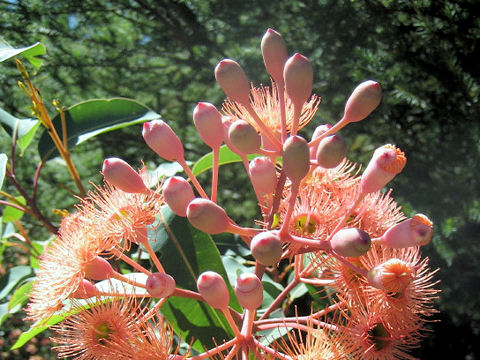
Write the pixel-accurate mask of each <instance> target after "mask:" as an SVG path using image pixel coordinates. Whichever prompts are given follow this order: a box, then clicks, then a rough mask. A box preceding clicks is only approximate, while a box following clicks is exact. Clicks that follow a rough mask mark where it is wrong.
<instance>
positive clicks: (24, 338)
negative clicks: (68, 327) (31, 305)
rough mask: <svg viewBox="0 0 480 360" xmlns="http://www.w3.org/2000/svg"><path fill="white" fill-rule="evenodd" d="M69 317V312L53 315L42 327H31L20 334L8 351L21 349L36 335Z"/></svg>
mask: <svg viewBox="0 0 480 360" xmlns="http://www.w3.org/2000/svg"><path fill="white" fill-rule="evenodd" d="M69 315H71V312H68V313H63V314H60V315H53V316H52V317H51V318H50V319H48V321H47V322H45V323H44V324H42V325H36V326H32V327H31V328H30V329H28V330H27V331H25V332H24V333H22V335H20V336H19V337H18V339H17V341H16V342H15V344H13V346H12V347H11V348H10V350H15V349H19V348H21V347H22V346H23V345H25V344H26V343H27V342H29V341H30V340H31V339H32V338H34V337H35V336H37V335H38V334H40V333H42V332H44V331H45V330H47V329H48V328H50V327H51V326H53V325H55V324H58V323H59V322H60V321H63V320H65V319H66V318H67V317H68V316H69Z"/></svg>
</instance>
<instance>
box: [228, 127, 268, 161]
mask: <svg viewBox="0 0 480 360" xmlns="http://www.w3.org/2000/svg"><path fill="white" fill-rule="evenodd" d="M228 138H229V139H230V141H231V143H232V144H233V146H235V147H236V148H237V149H238V150H240V151H241V152H242V153H243V154H255V153H256V152H257V151H258V149H260V146H261V145H262V138H261V136H260V135H259V134H258V133H257V130H255V128H254V127H253V126H252V125H250V124H249V123H248V122H246V121H244V120H237V121H235V122H234V123H233V124H232V125H230V128H229V129H228Z"/></svg>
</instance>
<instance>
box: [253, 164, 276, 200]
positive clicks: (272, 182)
mask: <svg viewBox="0 0 480 360" xmlns="http://www.w3.org/2000/svg"><path fill="white" fill-rule="evenodd" d="M248 172H249V173H250V179H251V180H252V184H253V187H254V188H255V189H257V191H259V192H262V193H264V194H271V193H273V192H274V191H275V187H276V186H277V171H276V170H275V165H274V164H273V162H272V161H271V160H270V159H269V158H267V157H258V158H255V159H253V160H252V161H250V165H249V166H248Z"/></svg>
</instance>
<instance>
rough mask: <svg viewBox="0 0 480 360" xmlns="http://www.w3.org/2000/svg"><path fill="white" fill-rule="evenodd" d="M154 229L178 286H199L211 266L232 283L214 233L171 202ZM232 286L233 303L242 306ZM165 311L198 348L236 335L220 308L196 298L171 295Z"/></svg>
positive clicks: (164, 262)
mask: <svg viewBox="0 0 480 360" xmlns="http://www.w3.org/2000/svg"><path fill="white" fill-rule="evenodd" d="M157 225H158V226H156V228H155V230H153V231H152V232H151V234H150V235H151V236H150V237H151V238H153V240H151V245H152V247H153V249H154V250H155V252H156V253H159V257H160V260H161V262H162V265H163V267H164V268H165V271H166V272H167V273H168V274H170V275H171V276H173V277H174V278H175V281H176V283H177V286H178V287H181V288H184V289H188V290H194V291H196V290H197V286H196V282H197V277H198V275H200V274H201V273H202V272H204V271H207V270H212V271H216V272H217V273H219V274H220V275H222V276H223V277H224V279H225V280H226V281H227V283H228V277H227V274H226V271H225V268H224V267H223V264H222V260H221V258H220V253H219V252H218V249H217V248H216V246H215V244H214V242H213V240H212V238H211V237H210V235H208V234H205V233H203V232H201V231H199V230H197V229H195V228H194V227H192V226H191V225H190V223H189V222H188V220H187V219H186V218H183V217H179V216H176V215H175V214H174V213H173V212H172V211H171V210H170V208H169V207H168V206H165V207H163V209H162V219H160V221H159V224H157ZM229 290H230V294H231V295H230V306H232V307H233V308H235V309H237V310H240V306H239V305H238V302H237V300H236V298H235V296H234V293H233V289H232V288H231V286H229ZM162 313H163V314H164V315H165V317H166V318H167V319H168V320H169V322H170V323H171V324H172V326H173V328H174V330H175V331H176V333H177V334H178V335H179V336H180V337H181V338H182V339H183V340H184V341H187V342H188V343H190V342H191V341H193V339H195V341H193V343H192V346H193V347H194V348H195V349H197V350H198V351H202V350H203V346H205V345H208V344H210V345H212V344H213V343H212V337H214V338H216V339H217V341H221V340H222V339H225V338H230V337H231V336H232V333H231V330H230V328H229V326H228V323H227V322H226V320H225V319H224V317H223V315H221V314H220V313H219V312H218V311H217V310H214V309H213V308H211V307H210V306H208V305H206V304H204V303H202V302H199V301H196V300H192V299H184V298H179V297H173V298H170V299H169V300H168V301H167V302H166V303H165V304H164V305H163V307H162Z"/></svg>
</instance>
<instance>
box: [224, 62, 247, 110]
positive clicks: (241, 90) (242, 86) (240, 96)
mask: <svg viewBox="0 0 480 360" xmlns="http://www.w3.org/2000/svg"><path fill="white" fill-rule="evenodd" d="M215 79H217V83H218V85H220V87H221V88H222V90H223V92H224V93H225V95H227V97H228V98H229V99H230V100H232V101H236V102H238V103H240V104H242V105H246V104H248V102H249V96H250V86H249V85H248V80H247V77H246V75H245V73H244V71H243V69H242V68H241V66H240V65H239V64H238V63H237V62H236V61H234V60H231V59H223V60H222V61H220V62H219V63H218V64H217V66H216V67H215Z"/></svg>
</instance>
